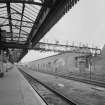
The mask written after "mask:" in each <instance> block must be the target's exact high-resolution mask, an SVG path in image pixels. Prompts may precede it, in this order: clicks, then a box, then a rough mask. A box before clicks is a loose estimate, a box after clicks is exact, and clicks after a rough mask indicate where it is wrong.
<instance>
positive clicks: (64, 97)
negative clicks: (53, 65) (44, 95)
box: [18, 68, 77, 105]
mask: <svg viewBox="0 0 105 105" xmlns="http://www.w3.org/2000/svg"><path fill="white" fill-rule="evenodd" d="M18 69H19V71H20V72H21V73H25V74H27V73H26V72H24V71H23V70H22V69H21V68H18ZM27 75H28V76H30V77H31V78H32V79H33V80H35V81H37V82H38V83H40V84H41V85H43V86H44V87H46V88H47V89H48V90H50V91H51V92H53V93H55V94H56V95H58V96H59V97H61V98H62V99H63V100H65V101H66V102H68V103H69V104H70V105H77V104H75V103H74V102H72V101H71V100H70V99H69V98H68V97H66V96H65V95H63V94H61V93H60V92H58V91H57V90H56V89H53V88H52V87H51V86H48V85H47V84H46V83H43V82H42V81H40V80H38V79H37V78H35V77H33V76H31V75H29V74H27Z"/></svg>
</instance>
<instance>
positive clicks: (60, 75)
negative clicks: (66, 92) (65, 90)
mask: <svg viewBox="0 0 105 105" xmlns="http://www.w3.org/2000/svg"><path fill="white" fill-rule="evenodd" d="M48 74H51V75H54V76H58V77H62V78H65V79H69V80H74V81H79V82H82V83H86V84H90V85H95V86H99V87H104V88H105V82H100V81H95V80H90V79H83V78H78V77H75V76H67V75H63V74H57V73H56V74H55V73H48Z"/></svg>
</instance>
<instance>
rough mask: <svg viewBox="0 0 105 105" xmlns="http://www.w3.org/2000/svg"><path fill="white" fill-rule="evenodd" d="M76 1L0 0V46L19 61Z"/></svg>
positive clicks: (11, 59)
mask: <svg viewBox="0 0 105 105" xmlns="http://www.w3.org/2000/svg"><path fill="white" fill-rule="evenodd" d="M78 1H79V0H0V49H1V50H3V51H4V52H5V53H6V54H7V55H8V57H9V60H10V61H11V62H19V61H20V60H21V59H22V58H23V57H24V56H25V55H26V54H27V52H28V49H29V48H30V47H31V48H34V47H35V45H36V44H37V43H38V42H39V41H40V39H41V38H42V37H44V35H45V34H46V33H47V32H48V31H49V30H50V29H51V28H52V27H53V26H54V25H55V24H56V23H57V22H58V21H59V20H60V19H61V18H62V16H64V15H65V13H66V12H67V11H69V10H70V9H71V8H72V7H73V6H74V5H75V4H76V3H77V2H78Z"/></svg>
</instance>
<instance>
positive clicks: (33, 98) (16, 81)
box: [0, 67, 46, 105]
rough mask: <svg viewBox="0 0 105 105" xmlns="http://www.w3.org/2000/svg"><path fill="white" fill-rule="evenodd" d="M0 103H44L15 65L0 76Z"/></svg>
mask: <svg viewBox="0 0 105 105" xmlns="http://www.w3.org/2000/svg"><path fill="white" fill-rule="evenodd" d="M0 105H46V104H45V103H44V101H43V100H42V99H41V98H40V96H39V95H38V94H37V93H36V92H35V91H34V90H33V88H32V87H31V86H30V84H29V83H28V82H27V81H26V79H25V78H24V77H23V75H22V74H21V73H20V72H19V71H18V69H17V68H16V67H13V68H12V69H11V70H9V71H8V72H5V75H4V77H3V78H0Z"/></svg>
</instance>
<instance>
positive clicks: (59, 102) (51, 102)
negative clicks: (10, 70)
mask: <svg viewBox="0 0 105 105" xmlns="http://www.w3.org/2000/svg"><path fill="white" fill-rule="evenodd" d="M19 70H20V72H21V73H22V74H23V76H24V77H25V78H26V79H27V81H28V82H29V83H30V85H31V86H32V87H33V89H34V90H35V91H36V92H37V93H38V94H39V95H40V97H41V98H42V99H43V100H44V101H45V103H46V104H47V105H77V104H75V103H74V102H72V101H71V100H70V99H68V97H66V96H64V95H62V94H61V93H60V92H58V91H57V90H56V89H53V88H51V87H50V86H48V85H47V84H45V83H43V82H41V81H40V80H38V79H36V78H33V77H32V76H30V75H29V74H27V73H25V72H24V71H22V70H21V69H19Z"/></svg>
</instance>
